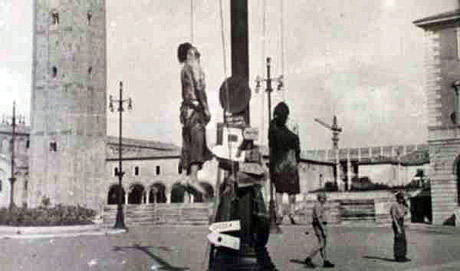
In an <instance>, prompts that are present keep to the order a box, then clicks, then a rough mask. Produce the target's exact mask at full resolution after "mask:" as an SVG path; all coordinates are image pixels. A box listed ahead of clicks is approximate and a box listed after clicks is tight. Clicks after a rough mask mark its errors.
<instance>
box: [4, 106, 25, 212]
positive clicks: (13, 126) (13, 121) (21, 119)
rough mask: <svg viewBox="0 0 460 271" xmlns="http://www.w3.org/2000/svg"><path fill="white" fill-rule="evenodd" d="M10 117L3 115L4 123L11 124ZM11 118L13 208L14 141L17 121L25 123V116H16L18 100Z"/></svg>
mask: <svg viewBox="0 0 460 271" xmlns="http://www.w3.org/2000/svg"><path fill="white" fill-rule="evenodd" d="M7 118H8V117H6V116H3V123H5V124H9V123H8V121H7V120H6V119H7ZM10 118H11V178H9V181H10V187H11V189H10V206H9V207H10V208H13V206H14V182H15V181H16V177H15V168H14V166H15V165H14V159H15V156H14V151H15V149H14V141H15V137H16V121H18V122H19V123H20V124H24V117H22V116H16V102H13V115H12V116H11V117H10Z"/></svg>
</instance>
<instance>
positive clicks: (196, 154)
mask: <svg viewBox="0 0 460 271" xmlns="http://www.w3.org/2000/svg"><path fill="white" fill-rule="evenodd" d="M181 109H182V108H181ZM212 157H213V155H212V152H211V151H210V150H209V149H208V146H207V143H206V124H205V121H204V117H203V116H202V114H201V112H199V111H195V112H194V113H193V114H192V115H191V116H190V117H189V118H188V119H183V126H182V151H181V156H180V167H182V168H183V169H185V170H186V171H187V174H190V166H191V165H193V164H196V165H198V166H199V169H201V167H202V165H203V163H204V162H206V161H209V160H211V159H212Z"/></svg>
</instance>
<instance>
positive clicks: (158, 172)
mask: <svg viewBox="0 0 460 271" xmlns="http://www.w3.org/2000/svg"><path fill="white" fill-rule="evenodd" d="M156 174H157V175H160V166H157V167H156Z"/></svg>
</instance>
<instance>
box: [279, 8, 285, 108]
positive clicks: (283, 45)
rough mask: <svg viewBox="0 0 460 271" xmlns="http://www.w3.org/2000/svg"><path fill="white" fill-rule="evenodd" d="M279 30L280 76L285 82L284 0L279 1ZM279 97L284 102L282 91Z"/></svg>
mask: <svg viewBox="0 0 460 271" xmlns="http://www.w3.org/2000/svg"><path fill="white" fill-rule="evenodd" d="M280 2H281V3H280V5H281V7H280V28H281V74H282V76H283V77H284V78H283V80H284V82H285V78H286V74H285V72H286V69H285V66H286V61H285V55H286V54H285V50H286V49H285V37H284V0H280ZM281 97H282V99H283V101H285V97H284V91H281Z"/></svg>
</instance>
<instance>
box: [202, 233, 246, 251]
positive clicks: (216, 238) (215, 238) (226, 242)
mask: <svg viewBox="0 0 460 271" xmlns="http://www.w3.org/2000/svg"><path fill="white" fill-rule="evenodd" d="M208 240H209V242H211V243H212V244H214V245H216V246H220V247H228V248H231V249H235V250H239V249H240V238H238V237H233V236H230V235H228V234H222V233H218V232H211V233H210V234H208Z"/></svg>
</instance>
